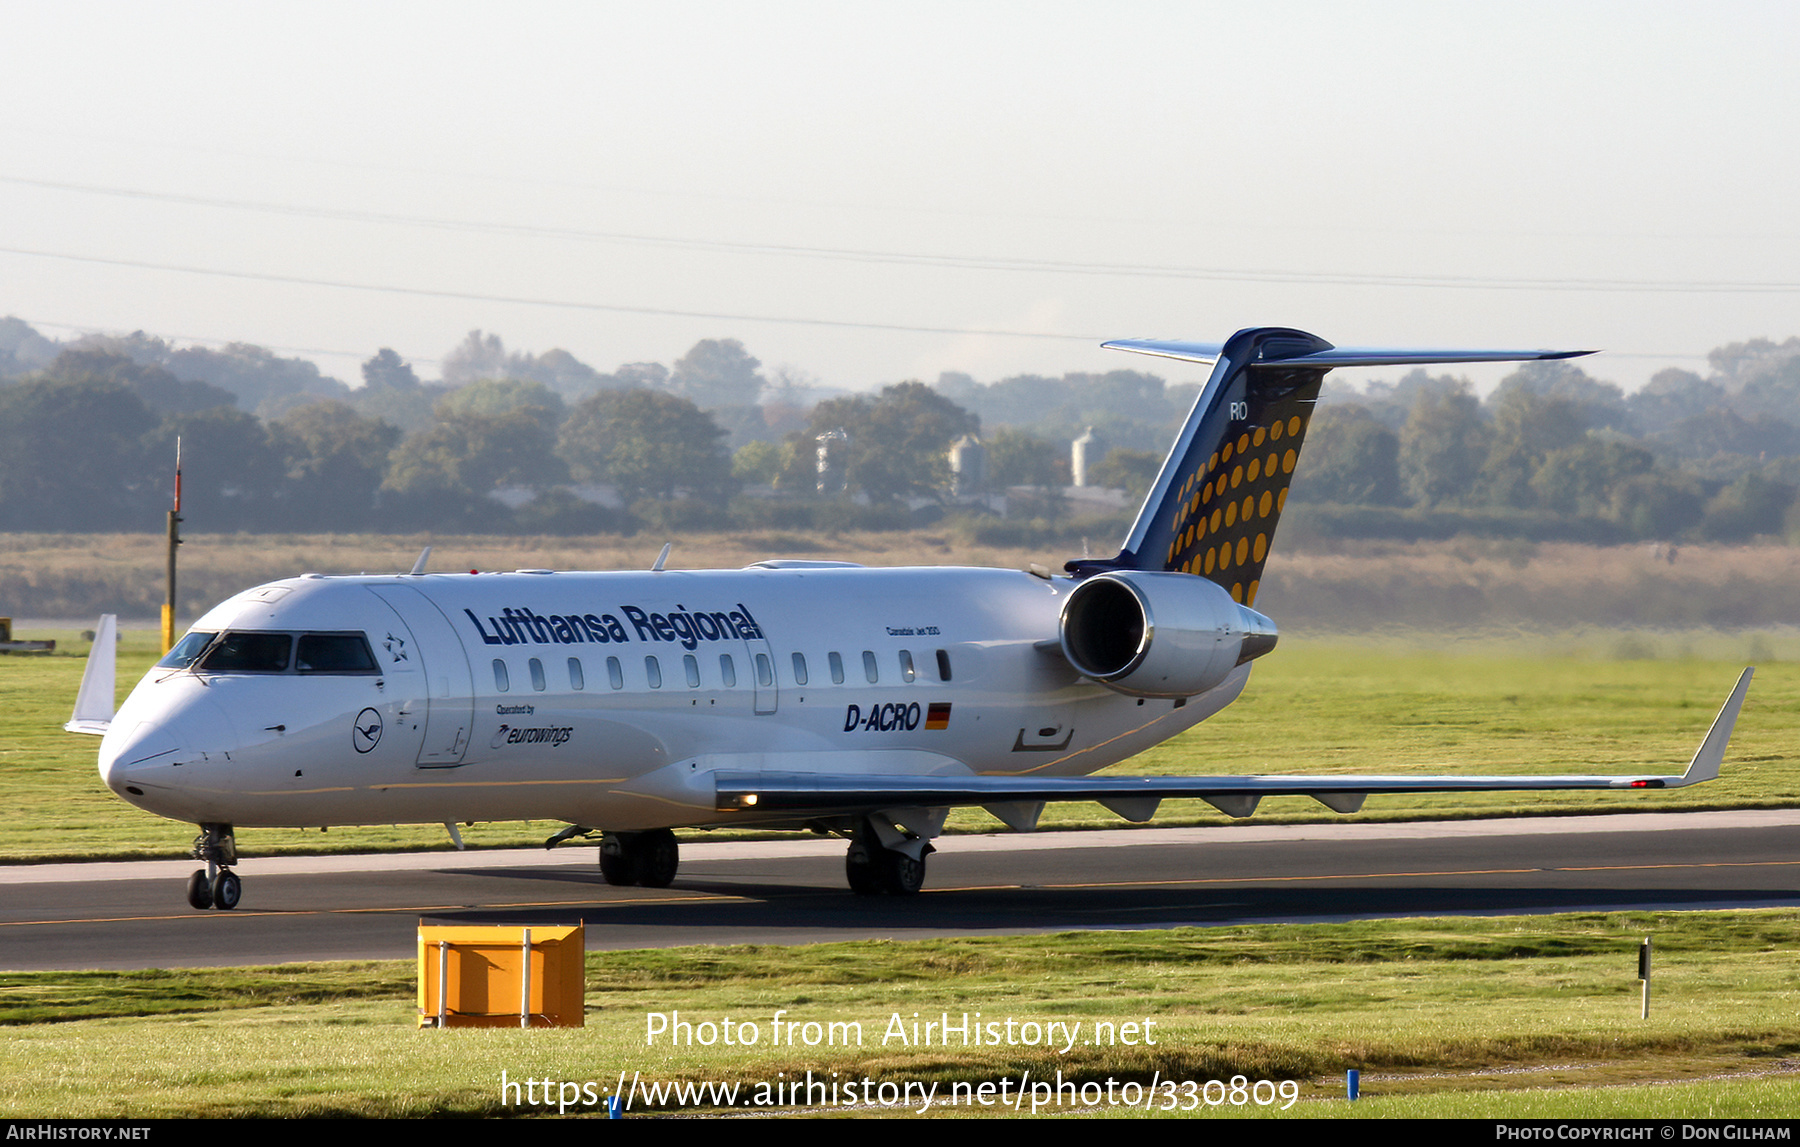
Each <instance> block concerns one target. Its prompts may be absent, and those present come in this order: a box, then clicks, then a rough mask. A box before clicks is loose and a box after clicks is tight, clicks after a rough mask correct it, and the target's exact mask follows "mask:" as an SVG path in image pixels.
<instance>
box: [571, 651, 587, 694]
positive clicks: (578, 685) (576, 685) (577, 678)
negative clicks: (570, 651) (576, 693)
mask: <svg viewBox="0 0 1800 1147" xmlns="http://www.w3.org/2000/svg"><path fill="white" fill-rule="evenodd" d="M569 688H571V689H586V688H587V677H586V676H585V675H583V673H582V672H581V658H579V657H571V658H569Z"/></svg>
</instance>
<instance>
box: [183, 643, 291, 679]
mask: <svg viewBox="0 0 1800 1147" xmlns="http://www.w3.org/2000/svg"><path fill="white" fill-rule="evenodd" d="M293 650H294V635H293V634H291V633H227V634H226V635H225V636H223V637H221V638H219V640H218V642H217V644H215V645H214V646H213V647H212V648H211V649H209V650H207V652H206V656H205V657H203V658H202V659H201V660H200V668H201V669H204V670H206V671H208V672H211V673H286V672H287V667H288V663H289V661H290V660H291V658H292V655H293Z"/></svg>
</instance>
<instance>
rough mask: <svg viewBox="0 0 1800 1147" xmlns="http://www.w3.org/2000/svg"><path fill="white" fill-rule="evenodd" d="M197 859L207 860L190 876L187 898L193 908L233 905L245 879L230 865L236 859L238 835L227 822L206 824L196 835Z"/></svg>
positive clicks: (238, 897) (234, 906)
mask: <svg viewBox="0 0 1800 1147" xmlns="http://www.w3.org/2000/svg"><path fill="white" fill-rule="evenodd" d="M194 859H195V860H204V861H205V862H206V867H205V868H197V869H195V870H194V873H193V875H192V876H189V877H188V884H187V901H188V904H190V905H191V906H193V907H194V908H197V909H200V910H201V911H205V910H206V909H208V908H222V909H232V908H236V907H237V906H238V900H239V899H240V898H241V897H242V896H243V894H244V882H243V881H241V880H239V879H238V875H237V873H235V872H233V871H231V865H234V864H236V863H237V838H236V836H234V835H233V834H232V831H231V826H230V825H228V824H203V825H201V826H200V835H199V836H196V837H195V838H194Z"/></svg>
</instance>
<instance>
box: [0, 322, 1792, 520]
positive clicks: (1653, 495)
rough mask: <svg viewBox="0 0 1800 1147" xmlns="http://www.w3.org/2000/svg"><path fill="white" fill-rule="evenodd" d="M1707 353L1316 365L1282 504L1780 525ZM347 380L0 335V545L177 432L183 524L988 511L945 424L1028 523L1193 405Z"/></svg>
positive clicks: (737, 346) (743, 356) (251, 358)
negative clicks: (1483, 375) (959, 478)
mask: <svg viewBox="0 0 1800 1147" xmlns="http://www.w3.org/2000/svg"><path fill="white" fill-rule="evenodd" d="M1708 362H1709V367H1710V371H1709V374H1708V375H1706V376H1702V375H1699V374H1696V373H1693V372H1689V371H1679V370H1666V371H1663V372H1662V373H1660V374H1658V375H1657V376H1656V377H1655V378H1653V379H1652V380H1651V382H1650V384H1649V385H1647V386H1646V387H1644V388H1643V389H1642V390H1640V391H1638V392H1637V393H1634V394H1631V395H1629V396H1628V395H1626V394H1624V392H1623V391H1622V390H1621V389H1620V388H1619V387H1617V386H1614V385H1612V384H1610V383H1606V382H1603V381H1600V380H1597V379H1595V378H1593V377H1591V376H1589V375H1588V374H1586V373H1585V372H1584V370H1583V369H1582V368H1581V367H1580V366H1578V365H1575V364H1571V363H1560V362H1552V363H1532V364H1527V365H1525V366H1524V367H1522V368H1521V369H1519V370H1518V371H1516V372H1514V373H1513V374H1511V375H1509V376H1508V377H1507V378H1506V379H1505V380H1504V381H1503V382H1502V383H1501V384H1500V386H1499V387H1498V388H1497V389H1496V390H1495V391H1494V392H1493V393H1492V394H1491V395H1489V396H1488V397H1487V398H1486V399H1485V400H1484V399H1482V398H1479V397H1478V396H1477V395H1476V394H1475V393H1474V391H1473V389H1472V388H1471V387H1470V386H1469V384H1468V383H1467V382H1466V381H1464V380H1461V379H1457V378H1454V377H1450V376H1432V375H1429V374H1427V373H1426V372H1424V371H1414V372H1412V373H1411V374H1409V375H1407V376H1405V377H1403V378H1401V379H1400V380H1398V381H1397V382H1391V383H1387V382H1384V383H1374V384H1370V385H1368V386H1366V387H1363V388H1360V389H1359V388H1357V387H1355V386H1352V385H1347V384H1344V383H1340V382H1338V381H1337V380H1336V379H1332V380H1330V381H1329V382H1328V384H1327V388H1326V391H1325V395H1324V397H1323V399H1322V401H1321V404H1320V406H1319V410H1318V413H1317V414H1316V415H1315V417H1314V420H1313V426H1312V429H1311V431H1310V433H1309V435H1308V439H1307V448H1306V458H1305V461H1304V463H1303V464H1302V466H1301V468H1300V471H1299V474H1298V476H1297V478H1296V481H1295V484H1294V487H1293V499H1294V500H1295V501H1296V502H1300V503H1303V504H1309V505H1311V506H1312V507H1314V517H1315V519H1318V518H1320V517H1321V516H1322V517H1323V518H1324V519H1325V520H1328V521H1333V522H1336V523H1337V524H1338V525H1337V529H1338V532H1340V533H1356V532H1359V531H1360V532H1365V533H1376V534H1386V535H1388V536H1394V535H1396V534H1405V533H1406V532H1407V531H1408V530H1411V531H1413V532H1415V533H1417V532H1419V531H1420V530H1423V529H1426V527H1425V526H1424V525H1422V524H1421V523H1426V522H1438V523H1440V525H1441V523H1449V525H1448V526H1444V527H1442V528H1450V529H1456V530H1473V531H1476V532H1495V533H1502V534H1517V535H1523V536H1567V532H1568V531H1569V530H1570V529H1571V528H1573V529H1575V530H1576V531H1577V532H1578V533H1579V535H1580V536H1587V537H1593V538H1597V539H1600V540H1627V539H1639V538H1657V539H1685V538H1714V539H1742V538H1748V537H1753V536H1757V535H1771V534H1773V535H1784V536H1785V535H1786V534H1787V533H1789V532H1790V526H1791V524H1792V523H1790V514H1791V512H1792V511H1793V510H1794V504H1795V490H1796V486H1797V485H1800V427H1797V426H1796V425H1795V423H1793V422H1790V421H1788V418H1789V417H1790V416H1791V414H1792V412H1793V411H1795V410H1796V409H1800V339H1789V340H1788V341H1787V342H1785V343H1781V344H1775V343H1771V342H1768V341H1766V340H1757V341H1753V342H1747V343H1740V344H1733V345H1732V346H1728V347H1722V348H1720V349H1718V350H1715V351H1714V352H1713V353H1712V355H1711V356H1710V357H1709V360H1708ZM361 373H362V385H360V386H357V387H350V386H347V385H345V384H343V383H342V382H340V381H338V380H336V379H332V378H329V377H326V376H324V375H323V374H321V373H320V372H319V370H318V369H317V367H316V366H314V365H312V364H311V363H308V362H305V361H303V360H298V359H291V358H283V357H281V356H279V355H275V354H273V353H272V352H269V351H267V350H265V349H263V348H259V347H254V346H248V345H242V344H234V345H232V346H228V347H225V348H223V349H219V350H213V349H207V348H193V347H190V348H176V347H173V346H171V345H170V344H168V343H167V342H165V341H164V340H161V339H157V338H155V337H152V336H149V335H145V334H143V333H141V332H140V333H137V334H133V335H129V336H124V337H101V336H84V337H80V338H77V339H74V340H71V341H68V342H58V341H56V340H52V339H48V338H45V337H44V336H42V335H41V334H39V333H38V332H37V331H35V330H34V329H32V328H31V327H30V326H29V325H28V324H26V323H23V322H22V321H20V320H18V319H10V318H9V319H0V529H6V530H50V531H65V530H66V531H89V530H130V529H145V528H150V527H151V526H152V525H153V523H155V522H156V521H157V519H158V516H159V515H160V513H161V511H162V510H164V509H166V508H167V506H168V499H169V492H170V491H169V487H170V470H171V468H172V462H173V457H174V442H175V439H176V437H177V436H179V437H180V438H181V440H182V443H183V452H184V458H185V466H184V481H185V506H184V512H185V516H186V517H187V518H188V519H189V522H190V527H189V528H190V529H197V530H219V531H253V532H254V531H277V532H299V531H364V530H395V531H408V532H414V531H427V530H437V531H443V532H527V533H594V532H606V531H629V530H632V529H635V528H638V527H640V526H644V525H654V526H657V527H668V528H680V527H715V528H716V527H727V526H733V525H737V526H779V527H784V528H806V527H814V526H852V525H853V526H862V527H873V528H879V527H887V526H892V527H900V526H908V525H913V524H916V523H917V522H919V521H920V520H921V519H922V518H935V517H938V516H941V515H942V514H943V513H945V512H952V513H975V512H982V513H986V512H990V510H987V509H983V510H980V511H976V510H975V509H973V508H971V507H969V505H968V500H967V499H959V498H957V497H955V496H954V495H953V480H952V474H951V469H950V461H949V451H950V446H951V444H952V443H953V442H956V441H957V440H959V439H962V438H965V437H969V438H979V440H980V442H981V444H982V447H983V449H984V450H985V455H986V484H987V488H988V490H990V491H1000V490H1005V489H1007V488H1014V490H1015V493H1016V492H1017V488H1018V487H1033V488H1036V489H1038V490H1041V491H1044V492H1046V493H1047V494H1048V495H1050V496H1046V497H1043V498H1025V497H1015V498H1014V499H1012V501H1011V505H1012V506H1013V509H1014V513H1015V514H1019V515H1030V516H1036V517H1055V516H1056V515H1058V514H1061V513H1067V512H1068V507H1067V504H1066V503H1063V502H1061V501H1060V499H1059V497H1058V496H1056V492H1057V491H1059V490H1060V489H1061V488H1062V487H1063V486H1064V485H1066V484H1067V483H1068V482H1069V480H1070V464H1069V442H1070V440H1071V439H1073V438H1074V437H1075V436H1077V435H1079V434H1081V433H1082V432H1083V431H1084V430H1086V429H1088V428H1092V429H1093V431H1094V432H1095V434H1096V435H1097V436H1098V437H1099V438H1100V439H1101V440H1102V441H1103V442H1104V443H1105V444H1106V448H1105V449H1103V450H1102V451H1100V452H1099V453H1098V454H1096V455H1095V456H1096V457H1099V456H1102V455H1103V460H1102V461H1101V462H1100V463H1099V464H1098V465H1097V466H1094V467H1093V471H1092V474H1091V476H1090V477H1091V480H1092V481H1095V482H1098V483H1100V484H1105V485H1111V486H1115V487H1119V488H1123V489H1126V490H1128V491H1129V492H1130V493H1132V494H1133V495H1138V496H1141V494H1142V493H1143V491H1144V490H1145V489H1147V488H1148V486H1149V484H1150V483H1151V481H1152V480H1153V479H1154V476H1155V473H1156V470H1157V467H1158V466H1159V465H1160V462H1161V460H1162V455H1163V453H1164V452H1165V451H1166V449H1167V446H1168V443H1169V441H1170V440H1171V437H1172V436H1173V434H1174V433H1175V431H1176V429H1177V428H1178V427H1179V425H1180V423H1181V421H1182V419H1183V418H1184V417H1185V415H1186V412H1187V408H1188V407H1189V406H1190V405H1191V404H1192V401H1193V398H1194V396H1195V394H1196V393H1197V390H1198V384H1197V383H1193V382H1188V383H1182V384H1170V383H1167V382H1165V381H1164V380H1163V379H1161V378H1159V377H1157V376H1155V375H1151V374H1147V373H1143V372H1139V371H1129V370H1119V371H1112V372H1108V373H1105V374H1092V373H1069V374H1065V375H1063V376H1060V377H1054V376H1037V375H1027V376H1017V377H1014V378H1009V379H1003V380H1000V381H997V382H993V383H989V384H982V383H980V382H977V381H976V380H974V379H973V378H971V377H969V376H968V375H964V374H957V373H946V374H943V375H940V376H939V378H938V379H937V380H935V382H934V383H932V384H926V383H924V382H920V381H907V382H898V383H895V384H893V385H890V386H887V387H884V388H882V389H881V390H879V391H877V392H874V393H866V394H847V393H841V392H831V391H829V390H827V389H825V388H823V387H821V386H820V385H819V384H818V383H817V381H816V380H813V379H810V378H808V377H806V376H804V375H802V374H799V373H797V372H793V371H777V372H774V375H773V377H770V375H769V374H767V373H765V372H764V371H763V369H762V364H761V363H760V362H759V361H758V360H757V359H756V358H755V357H753V356H752V355H751V354H750V353H749V352H748V351H747V350H746V349H745V348H744V346H743V345H742V344H741V343H740V342H738V341H737V340H734V339H707V340H702V341H701V342H699V343H697V344H696V345H695V346H694V347H693V348H692V349H690V350H689V351H688V353H687V354H686V355H684V356H682V357H681V358H679V359H677V360H675V361H674V362H672V363H669V364H667V365H665V364H662V363H627V364H624V365H621V366H620V367H618V368H617V369H615V370H613V371H611V372H602V371H599V370H596V369H594V368H593V367H591V366H589V365H587V364H585V363H583V362H581V361H580V360H578V359H577V358H575V356H573V355H571V354H569V353H568V352H567V351H563V350H552V351H549V352H545V353H543V354H529V353H523V352H516V351H511V350H509V349H508V348H507V347H506V345H505V344H504V342H503V341H502V340H501V339H500V338H499V336H497V335H493V334H486V333H483V332H480V331H475V332H471V333H470V335H469V336H468V337H467V338H466V339H465V340H464V341H463V342H462V343H460V344H459V345H458V346H457V347H455V348H453V349H452V350H451V351H450V352H449V353H448V354H447V355H446V356H445V357H444V359H443V360H442V362H441V369H440V374H441V377H440V378H439V379H436V380H430V381H427V380H423V379H421V378H420V377H419V376H418V374H417V373H416V372H415V370H414V369H413V367H412V366H411V365H410V364H409V363H407V362H406V361H405V360H403V359H402V358H401V356H399V355H398V354H396V353H395V352H394V351H392V350H389V349H383V350H381V351H380V352H379V353H377V354H376V355H374V356H373V357H371V358H370V359H369V360H368V361H366V362H365V363H363V365H362V372H361ZM823 435H829V436H830V437H831V442H830V449H831V450H832V451H833V453H832V455H831V459H830V462H831V467H830V471H831V472H830V476H829V481H828V482H826V483H825V484H824V486H825V488H824V490H823V491H821V482H820V473H819V449H820V443H819V439H820V437H821V436H823ZM751 495H754V496H751ZM986 505H989V506H991V503H987V504H986ZM1571 523H1574V524H1575V525H1574V526H1571ZM1559 530H1560V531H1562V533H1561V534H1558V532H1557V531H1559Z"/></svg>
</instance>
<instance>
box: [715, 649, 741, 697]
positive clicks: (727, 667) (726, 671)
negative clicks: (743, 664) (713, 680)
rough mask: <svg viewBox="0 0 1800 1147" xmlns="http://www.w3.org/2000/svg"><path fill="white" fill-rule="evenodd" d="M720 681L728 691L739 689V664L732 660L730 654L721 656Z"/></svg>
mask: <svg viewBox="0 0 1800 1147" xmlns="http://www.w3.org/2000/svg"><path fill="white" fill-rule="evenodd" d="M719 680H721V681H723V682H724V683H725V688H727V689H736V688H737V662H735V661H733V660H732V659H731V654H729V653H721V654H719Z"/></svg>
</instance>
